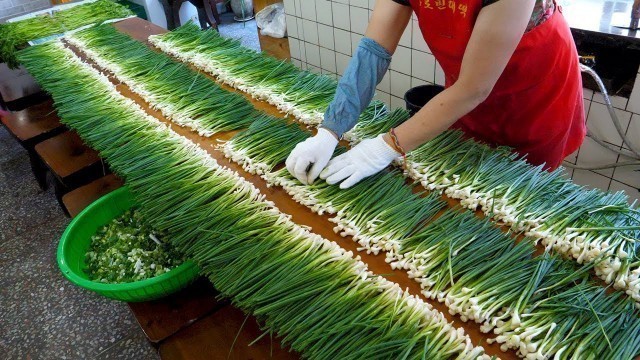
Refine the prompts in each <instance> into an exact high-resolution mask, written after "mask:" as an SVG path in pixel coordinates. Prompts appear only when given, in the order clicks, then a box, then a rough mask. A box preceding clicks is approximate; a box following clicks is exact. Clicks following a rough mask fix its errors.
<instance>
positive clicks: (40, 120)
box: [0, 100, 66, 190]
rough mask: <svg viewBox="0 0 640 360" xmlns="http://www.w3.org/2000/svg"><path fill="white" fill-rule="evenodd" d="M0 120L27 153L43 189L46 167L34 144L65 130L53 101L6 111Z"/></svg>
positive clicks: (44, 186) (44, 187)
mask: <svg viewBox="0 0 640 360" xmlns="http://www.w3.org/2000/svg"><path fill="white" fill-rule="evenodd" d="M0 120H1V121H2V124H4V126H5V127H6V128H7V130H8V131H9V133H10V134H11V135H13V137H14V138H15V139H16V140H18V142H19V143H20V145H22V147H23V148H24V149H25V150H27V152H28V153H29V161H30V163H31V170H32V171H33V175H34V176H35V178H36V181H37V182H38V185H39V186H40V188H41V189H43V190H45V189H46V188H47V181H46V174H47V172H46V171H47V168H46V166H44V164H43V163H42V160H40V158H39V157H38V156H37V154H36V152H35V146H36V144H37V143H39V142H41V141H43V140H46V139H49V138H51V137H53V136H55V135H58V134H60V133H62V132H64V131H66V128H65V126H64V125H62V124H61V123H60V119H59V118H58V115H57V114H56V112H55V110H54V108H53V101H51V100H49V101H45V102H42V103H40V104H37V105H34V106H31V107H28V108H26V109H24V110H22V111H18V112H14V113H6V115H5V116H0Z"/></svg>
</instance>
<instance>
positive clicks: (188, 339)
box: [159, 306, 300, 360]
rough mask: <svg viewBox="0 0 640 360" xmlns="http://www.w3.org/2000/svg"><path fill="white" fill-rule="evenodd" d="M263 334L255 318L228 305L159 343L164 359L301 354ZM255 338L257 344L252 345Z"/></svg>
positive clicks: (242, 359)
mask: <svg viewBox="0 0 640 360" xmlns="http://www.w3.org/2000/svg"><path fill="white" fill-rule="evenodd" d="M262 335H263V331H261V330H260V327H259V326H258V323H257V321H256V319H255V318H254V317H253V316H247V315H245V314H244V313H243V312H242V311H240V310H238V309H236V308H235V307H233V306H226V307H224V308H222V309H220V310H218V311H216V312H214V313H213V314H211V315H209V316H207V317H205V318H203V319H201V320H200V321H198V322H196V323H195V324H193V325H191V326H189V327H188V328H186V329H184V330H182V331H180V332H179V333H177V334H175V335H173V336H172V337H170V338H168V339H167V340H165V341H164V342H162V343H161V344H160V348H159V352H160V358H162V359H163V360H227V359H234V360H247V359H255V360H258V359H277V360H293V359H300V356H299V355H298V354H296V353H294V352H290V350H287V349H283V348H282V347H281V346H280V340H279V339H276V338H273V339H272V338H271V337H270V336H269V335H265V336H263V337H262V338H261V339H260V340H258V341H256V340H257V339H258V338H259V337H260V336H262ZM254 341H256V342H255V343H254V344H252V345H250V344H251V343H253V342H254Z"/></svg>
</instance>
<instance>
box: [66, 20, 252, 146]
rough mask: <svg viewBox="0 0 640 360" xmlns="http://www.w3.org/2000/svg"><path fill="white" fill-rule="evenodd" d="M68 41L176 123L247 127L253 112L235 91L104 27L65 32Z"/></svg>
mask: <svg viewBox="0 0 640 360" xmlns="http://www.w3.org/2000/svg"><path fill="white" fill-rule="evenodd" d="M66 39H67V41H68V42H69V43H71V44H73V45H75V46H77V47H78V48H79V49H82V51H83V52H84V53H86V54H88V56H89V58H90V59H91V60H93V61H94V62H95V63H96V64H98V65H99V66H100V67H102V68H103V69H105V70H107V71H108V72H110V73H112V74H113V75H114V76H115V77H116V78H117V79H118V80H119V81H121V82H123V83H125V84H127V85H128V86H129V88H130V89H131V90H132V91H134V92H135V93H137V94H138V95H140V96H141V97H142V98H143V99H144V100H145V101H147V102H148V103H149V104H150V106H151V107H152V108H155V109H158V110H160V111H162V113H163V115H164V116H165V117H167V118H168V119H170V120H171V121H173V122H175V123H176V124H178V125H180V126H187V127H189V128H190V129H192V130H194V131H196V132H198V133H199V134H200V135H203V136H211V135H213V134H215V133H217V132H222V131H229V130H236V129H240V128H244V127H246V126H248V125H249V124H250V123H251V122H252V121H253V119H252V118H253V117H255V116H256V114H255V110H254V109H253V106H251V104H250V103H249V102H248V101H247V100H246V99H245V98H244V97H243V96H242V95H239V94H234V93H230V92H228V91H226V90H224V89H222V88H221V87H220V86H219V85H218V84H217V83H216V82H215V81H213V80H211V79H209V78H207V77H206V76H205V75H203V74H200V73H198V72H196V71H193V70H192V69H190V68H189V67H188V66H186V65H184V64H180V63H176V62H175V61H172V60H171V59H170V58H169V57H168V56H166V55H164V54H161V53H157V52H155V51H153V50H151V49H150V48H149V47H147V46H146V45H144V44H142V43H140V42H139V41H136V40H133V39H132V38H131V37H129V36H128V35H125V34H123V33H121V32H119V31H117V30H116V29H115V28H114V27H113V26H111V25H102V26H98V27H95V28H91V29H87V30H83V31H81V32H78V33H75V34H72V35H69V36H67V37H66Z"/></svg>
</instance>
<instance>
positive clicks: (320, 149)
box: [286, 128, 338, 185]
mask: <svg viewBox="0 0 640 360" xmlns="http://www.w3.org/2000/svg"><path fill="white" fill-rule="evenodd" d="M337 145H338V137H337V136H336V135H335V134H334V133H333V132H331V131H330V130H327V129H325V128H319V129H318V133H317V134H316V135H315V136H313V137H310V138H308V139H307V140H305V141H303V142H301V143H299V144H298V145H296V147H295V148H294V149H293V151H291V154H289V157H288V158H287V162H286V165H287V170H289V172H290V173H291V175H293V176H295V177H296V178H297V179H298V180H300V182H301V183H303V184H306V185H308V184H312V183H313V182H314V181H315V180H316V178H317V177H318V175H320V172H321V171H322V169H324V167H325V166H327V163H328V162H329V160H331V156H332V155H333V151H334V150H335V148H336V146H337ZM310 165H311V169H309V166H310Z"/></svg>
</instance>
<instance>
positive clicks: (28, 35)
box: [0, 0, 133, 68]
mask: <svg viewBox="0 0 640 360" xmlns="http://www.w3.org/2000/svg"><path fill="white" fill-rule="evenodd" d="M131 15H133V13H132V12H131V11H130V10H129V9H127V8H126V7H124V6H122V5H120V4H118V3H116V2H114V1H110V0H97V1H95V2H90V3H87V4H82V5H78V6H75V7H72V8H70V9H66V10H61V11H57V12H55V13H54V14H53V15H50V14H48V13H47V14H43V15H38V16H35V17H32V18H29V19H25V20H20V21H16V22H10V23H4V24H0V63H2V62H4V63H7V65H8V66H9V67H10V68H14V67H17V66H18V62H17V59H16V51H17V50H18V49H20V48H23V47H25V46H27V43H28V42H29V41H30V40H37V39H40V38H44V37H47V36H51V35H56V34H61V33H64V32H66V31H70V30H74V29H77V28H79V27H82V26H85V25H89V24H95V23H100V22H103V21H106V20H110V19H118V18H123V17H127V16H131Z"/></svg>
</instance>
